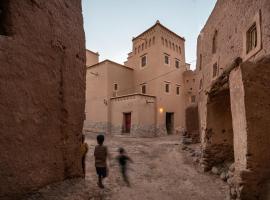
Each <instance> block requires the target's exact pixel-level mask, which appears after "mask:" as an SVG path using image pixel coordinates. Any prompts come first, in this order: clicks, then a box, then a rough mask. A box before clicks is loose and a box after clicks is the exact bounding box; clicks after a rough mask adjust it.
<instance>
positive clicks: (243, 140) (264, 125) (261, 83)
mask: <svg viewBox="0 0 270 200" xmlns="http://www.w3.org/2000/svg"><path fill="white" fill-rule="evenodd" d="M239 80H241V81H242V83H240V84H237V87H236V85H235V83H237V82H239ZM269 82H270V57H268V58H265V59H264V60H262V61H259V62H258V63H256V64H254V63H249V62H247V63H244V64H242V65H241V66H240V67H238V68H237V69H235V70H234V71H233V72H232V73H231V75H230V85H231V94H232V99H231V102H232V112H233V121H234V126H233V128H234V133H235V134H234V135H235V136H234V137H235V144H234V149H235V154H236V155H237V157H236V158H237V159H236V160H235V174H234V180H233V184H231V187H232V188H235V194H233V195H232V197H235V198H237V197H238V198H241V199H248V200H255V199H263V200H264V199H267V196H269V190H268V189H269V182H270V181H269V180H270V170H269V169H270V152H269V145H270V137H269V133H270V104H269V102H270V95H269V94H270V93H269V90H270V84H269ZM241 85H242V86H241ZM239 88H240V89H239ZM239 103H240V104H241V105H242V106H241V107H240V109H241V112H240V113H239V112H238V111H240V110H239V107H238V106H239Z"/></svg>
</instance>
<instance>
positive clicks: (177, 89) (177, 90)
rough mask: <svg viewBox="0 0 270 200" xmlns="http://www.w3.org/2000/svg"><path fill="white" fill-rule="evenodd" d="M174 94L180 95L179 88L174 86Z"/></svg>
mask: <svg viewBox="0 0 270 200" xmlns="http://www.w3.org/2000/svg"><path fill="white" fill-rule="evenodd" d="M176 94H177V95H180V86H176Z"/></svg>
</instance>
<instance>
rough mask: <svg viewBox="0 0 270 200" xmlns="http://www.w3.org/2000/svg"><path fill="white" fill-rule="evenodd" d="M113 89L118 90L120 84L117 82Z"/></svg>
mask: <svg viewBox="0 0 270 200" xmlns="http://www.w3.org/2000/svg"><path fill="white" fill-rule="evenodd" d="M113 90H114V91H117V90H118V84H117V83H115V84H114V85H113Z"/></svg>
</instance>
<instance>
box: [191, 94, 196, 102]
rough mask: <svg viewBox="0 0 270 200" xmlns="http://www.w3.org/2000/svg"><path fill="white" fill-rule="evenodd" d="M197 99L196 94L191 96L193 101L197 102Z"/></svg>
mask: <svg viewBox="0 0 270 200" xmlns="http://www.w3.org/2000/svg"><path fill="white" fill-rule="evenodd" d="M195 101H196V96H195V95H193V96H191V103H195Z"/></svg>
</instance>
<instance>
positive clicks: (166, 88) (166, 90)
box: [165, 83, 170, 93]
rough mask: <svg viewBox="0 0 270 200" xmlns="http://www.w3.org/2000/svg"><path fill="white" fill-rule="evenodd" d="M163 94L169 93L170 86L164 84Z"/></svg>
mask: <svg viewBox="0 0 270 200" xmlns="http://www.w3.org/2000/svg"><path fill="white" fill-rule="evenodd" d="M165 92H166V93H169V92H170V84H169V83H165Z"/></svg>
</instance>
